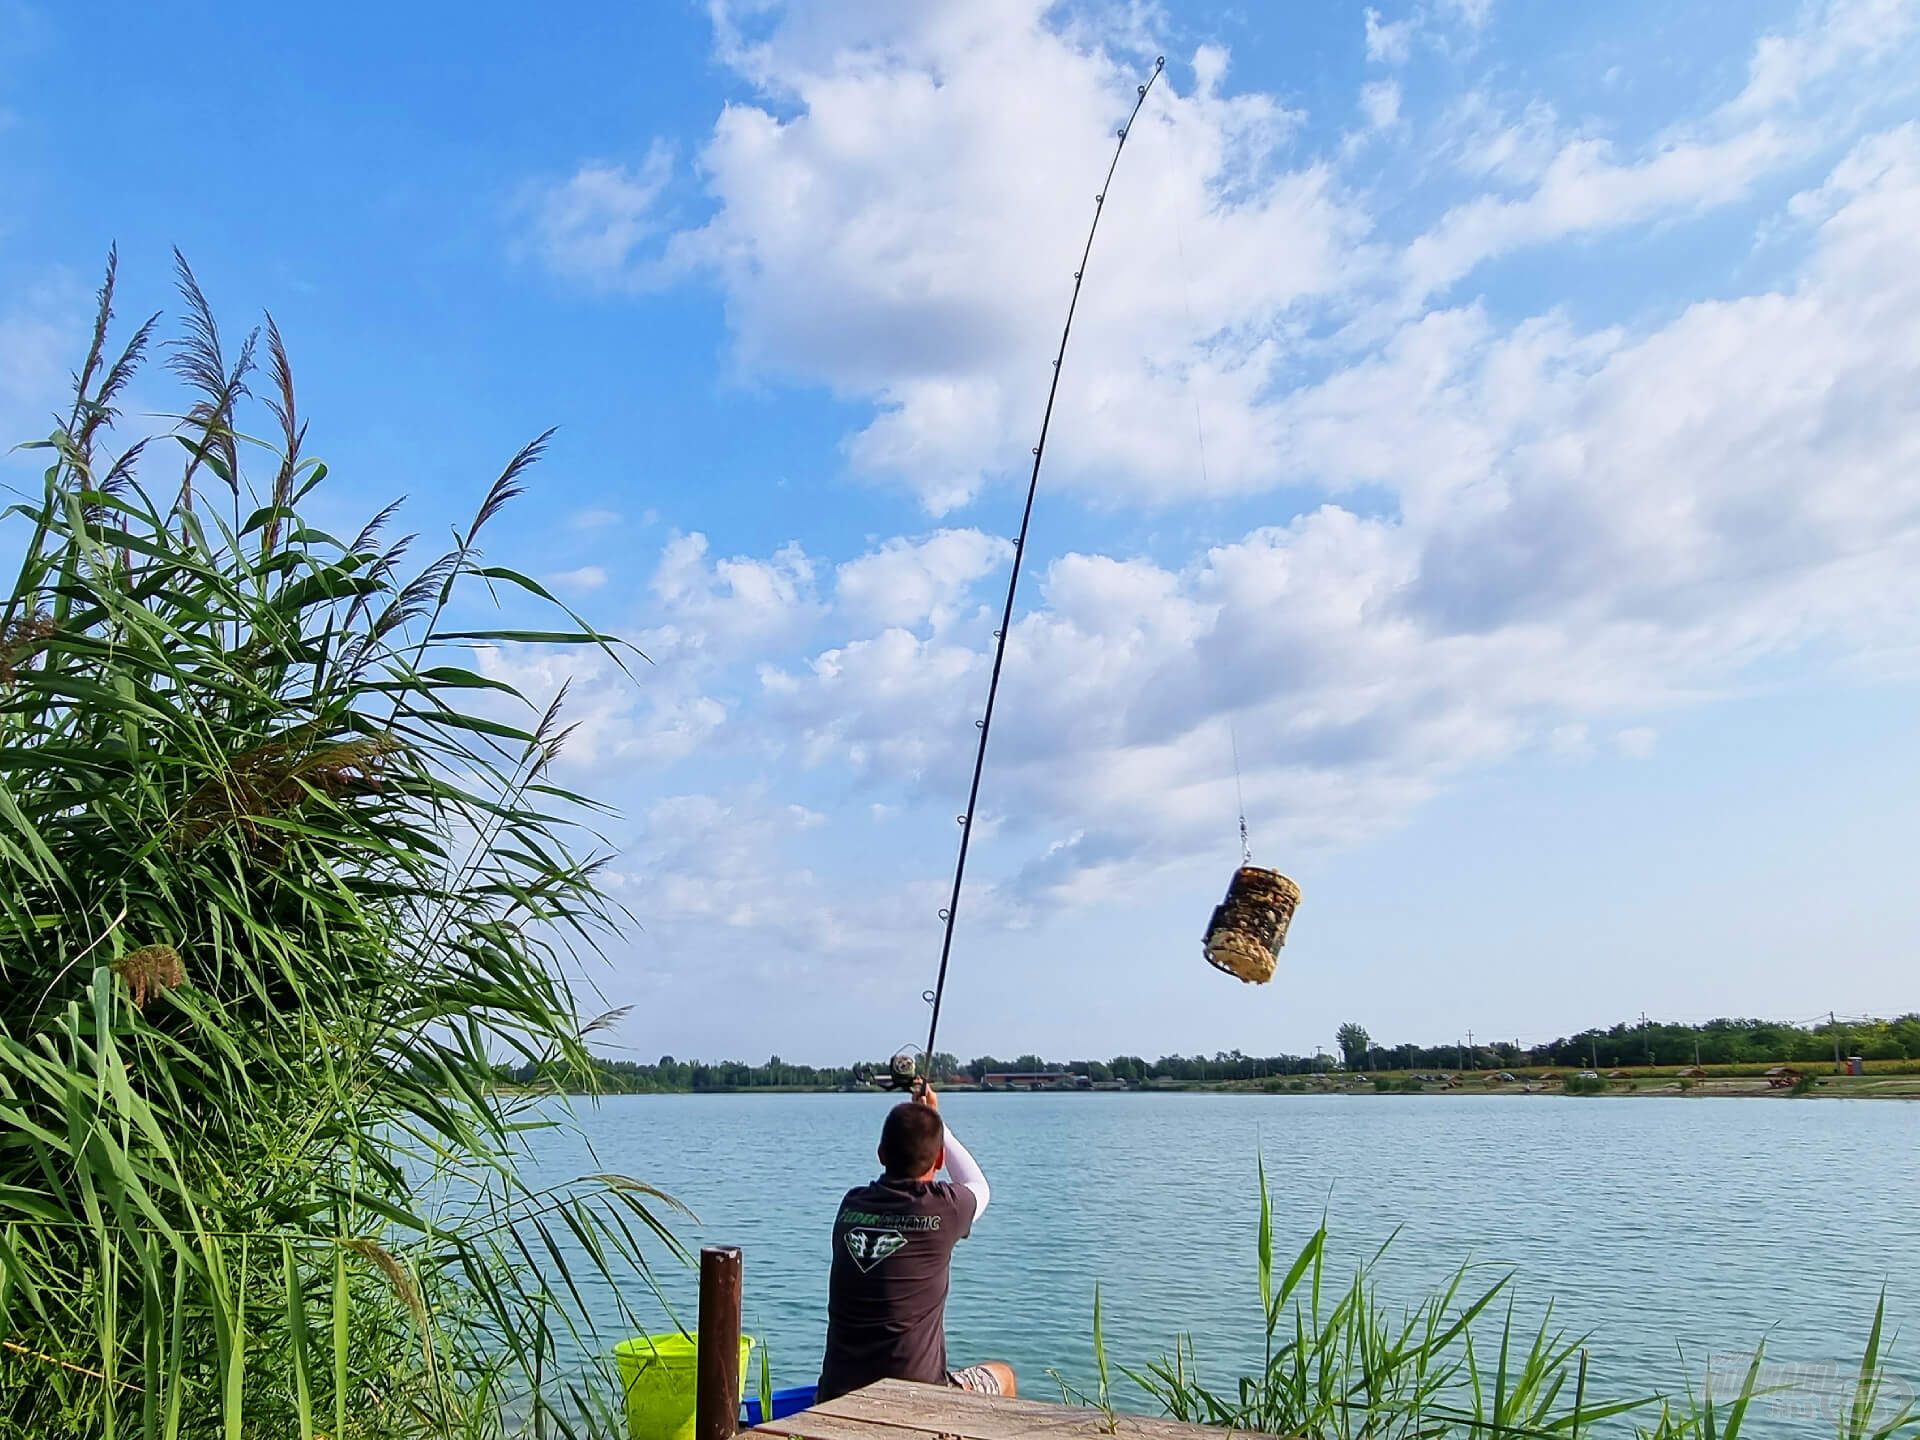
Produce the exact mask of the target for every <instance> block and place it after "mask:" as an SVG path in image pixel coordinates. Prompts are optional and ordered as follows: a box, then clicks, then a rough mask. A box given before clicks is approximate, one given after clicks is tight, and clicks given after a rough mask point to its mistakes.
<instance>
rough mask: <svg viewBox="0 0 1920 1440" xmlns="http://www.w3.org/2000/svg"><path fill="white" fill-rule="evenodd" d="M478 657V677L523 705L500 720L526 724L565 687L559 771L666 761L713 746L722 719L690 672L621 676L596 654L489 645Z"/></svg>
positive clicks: (720, 707)
mask: <svg viewBox="0 0 1920 1440" xmlns="http://www.w3.org/2000/svg"><path fill="white" fill-rule="evenodd" d="M476 658H477V660H478V662H479V666H480V670H481V673H482V674H484V675H487V676H489V677H491V678H493V679H496V680H504V681H506V682H507V683H508V684H510V685H512V686H513V687H514V688H515V689H517V690H518V691H519V692H520V693H521V694H522V695H523V696H525V697H526V699H527V701H528V707H529V708H528V709H526V710H518V709H516V710H515V711H514V712H513V713H511V714H509V715H507V716H506V717H505V718H507V719H508V720H509V721H510V722H512V723H516V724H520V725H528V724H531V723H532V722H533V720H534V719H535V718H537V717H538V716H539V715H540V714H541V713H543V712H544V711H545V710H546V708H547V706H548V705H550V704H551V703H552V702H553V699H554V697H555V696H557V695H559V694H560V692H561V689H562V687H565V690H566V699H565V701H564V702H563V704H562V707H561V711H560V723H561V724H562V726H563V727H565V728H567V729H568V730H569V732H570V733H569V734H568V736H567V740H566V744H565V746H564V747H563V748H562V750H561V752H560V757H559V760H558V764H559V766H560V767H561V768H563V769H571V770H574V771H576V772H577V771H583V770H593V769H596V768H600V767H605V766H606V765H607V764H608V763H609V762H613V761H619V762H623V763H625V764H628V765H632V766H635V767H646V766H658V765H667V764H671V763H672V762H674V761H676V760H683V759H685V758H686V757H687V756H689V755H692V754H694V753H695V752H696V751H698V750H700V749H702V748H704V747H707V746H709V745H711V744H712V743H713V741H714V739H715V737H716V735H717V733H718V732H719V730H720V728H721V727H722V726H723V725H725V724H726V721H727V709H726V706H725V705H724V704H722V703H721V702H720V701H719V700H716V699H714V698H712V697H711V696H708V695H703V694H700V693H698V692H697V691H695V690H692V689H690V688H689V686H688V678H689V677H686V676H671V675H670V676H664V677H663V676H660V675H659V674H658V673H657V672H655V671H651V670H646V669H644V668H643V669H642V670H641V671H640V672H638V673H637V674H635V675H627V674H623V673H622V672H621V671H620V669H619V667H617V666H616V665H614V664H613V663H612V662H611V661H610V660H608V659H607V658H606V656H604V655H602V654H600V653H599V652H597V651H592V650H585V649H568V650H554V649H525V648H523V649H520V650H516V651H512V652H503V651H499V650H490V649H489V650H480V651H478V652H476ZM607 778H608V777H606V776H605V774H604V770H603V771H602V779H603V781H604V780H605V779H607Z"/></svg>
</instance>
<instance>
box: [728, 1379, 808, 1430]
mask: <svg viewBox="0 0 1920 1440" xmlns="http://www.w3.org/2000/svg"><path fill="white" fill-rule="evenodd" d="M813 1392H814V1387H813V1386H811V1385H795V1386H792V1387H791V1388H789V1389H786V1390H776V1391H774V1392H773V1414H772V1415H762V1414H761V1413H760V1397H759V1396H758V1395H749V1396H748V1397H747V1398H746V1399H745V1400H744V1401H742V1402H741V1405H740V1418H741V1421H742V1423H744V1424H747V1425H758V1424H760V1423H761V1422H762V1421H765V1420H784V1419H786V1418H787V1416H789V1415H797V1414H799V1413H800V1412H801V1411H802V1410H805V1409H806V1408H807V1407H808V1406H810V1405H812V1404H813Z"/></svg>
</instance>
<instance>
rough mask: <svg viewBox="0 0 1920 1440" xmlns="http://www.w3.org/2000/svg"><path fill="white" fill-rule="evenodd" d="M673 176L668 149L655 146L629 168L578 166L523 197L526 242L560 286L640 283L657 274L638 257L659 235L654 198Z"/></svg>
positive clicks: (594, 164)
mask: <svg viewBox="0 0 1920 1440" xmlns="http://www.w3.org/2000/svg"><path fill="white" fill-rule="evenodd" d="M672 177H673V151H672V148H671V147H670V146H668V145H667V144H666V143H665V142H664V141H658V140H656V141H655V142H654V143H653V145H652V147H651V148H650V149H649V150H648V151H647V154H646V156H645V158H644V159H642V160H641V162H640V163H639V164H638V165H635V166H625V165H616V164H609V163H607V162H604V161H597V162H592V163H589V164H584V165H581V166H580V167H579V168H578V169H576V170H575V171H574V172H573V174H571V175H569V176H568V177H567V178H566V179H564V180H560V181H556V182H552V183H549V184H546V185H542V186H537V187H534V189H533V190H532V191H531V192H530V193H529V194H528V195H527V196H526V198H525V201H524V205H525V209H526V211H527V214H528V216H529V219H530V222H531V234H530V236H529V238H528V243H529V245H530V246H531V248H532V249H533V251H534V252H535V254H537V255H538V256H539V258H540V259H541V260H542V261H543V262H544V263H545V264H546V265H547V267H548V268H549V269H551V270H553V271H554V272H555V273H556V274H558V275H561V276H563V277H564V278H566V279H569V280H574V281H578V282H581V283H584V284H588V285H593V286H600V287H607V288H612V287H618V286H631V285H635V284H641V283H645V282H647V281H648V279H649V277H651V276H654V275H655V274H656V273H657V272H656V270H655V269H654V267H652V266H650V265H648V264H646V263H642V261H641V260H640V257H639V255H638V253H637V252H639V250H640V247H641V246H642V245H643V244H644V243H645V242H646V241H647V240H649V239H651V238H652V237H654V236H655V235H657V234H659V233H660V231H661V228H662V222H661V218H660V214H659V204H660V197H661V196H662V194H664V193H665V191H666V188H667V182H668V181H669V180H671V179H672Z"/></svg>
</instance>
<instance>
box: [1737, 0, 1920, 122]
mask: <svg viewBox="0 0 1920 1440" xmlns="http://www.w3.org/2000/svg"><path fill="white" fill-rule="evenodd" d="M1916 30H1920V4H1916V3H1915V0H1824V3H1817V4H1809V5H1808V6H1807V11H1806V15H1805V17H1804V19H1803V23H1802V25H1801V26H1800V28H1799V29H1798V30H1795V31H1791V32H1788V33H1786V34H1777V35H1764V36H1762V37H1761V39H1760V41H1759V43H1758V44H1756V45H1755V47H1754V51H1753V57H1752V59H1751V60H1750V61H1749V63H1748V66H1747V84H1746V87H1745V88H1744V89H1743V90H1742V91H1741V92H1740V94H1739V95H1738V96H1736V97H1735V98H1734V100H1733V101H1732V102H1731V103H1730V104H1729V105H1728V106H1727V112H1728V113H1729V114H1731V115H1757V114H1763V113H1765V112H1767V111H1770V110H1775V109H1779V108H1782V107H1785V106H1791V105H1795V104H1798V103H1799V102H1800V101H1801V100H1802V99H1803V97H1804V96H1805V94H1806V92H1807V90H1808V89H1809V88H1810V87H1812V86H1814V85H1816V84H1818V83H1819V82H1821V81H1823V80H1826V79H1829V78H1831V77H1834V76H1836V75H1850V78H1853V79H1857V78H1858V72H1859V67H1864V66H1867V65H1871V64H1872V63H1873V62H1875V61H1878V60H1881V59H1884V58H1886V57H1887V56H1889V55H1890V54H1893V53H1895V52H1897V51H1898V50H1900V49H1901V48H1902V47H1904V46H1905V45H1906V43H1907V42H1908V41H1910V40H1911V39H1912V38H1913V36H1914V34H1915V32H1916Z"/></svg>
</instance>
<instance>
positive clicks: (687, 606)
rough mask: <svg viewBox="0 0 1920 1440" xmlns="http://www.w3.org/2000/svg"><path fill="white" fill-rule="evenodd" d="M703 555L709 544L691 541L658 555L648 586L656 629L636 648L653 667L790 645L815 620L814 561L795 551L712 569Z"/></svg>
mask: <svg viewBox="0 0 1920 1440" xmlns="http://www.w3.org/2000/svg"><path fill="white" fill-rule="evenodd" d="M707 550H708V546H707V537H706V536H704V535H701V534H698V533H695V534H691V535H676V536H674V537H673V538H672V539H671V540H669V541H668V542H667V544H666V546H665V548H664V549H663V550H662V551H661V554H660V564H659V566H658V568H657V569H656V570H655V571H654V573H653V579H652V582H651V584H650V586H649V588H650V590H651V591H652V595H653V601H654V611H655V613H656V614H657V615H658V616H659V617H660V618H659V623H657V624H655V625H654V626H652V627H651V628H649V629H648V630H646V631H644V632H642V634H641V635H640V637H639V639H638V642H637V643H638V644H639V646H640V648H641V649H642V650H644V651H646V652H647V654H649V655H651V656H652V657H653V658H654V659H655V660H660V659H662V658H663V657H665V656H677V657H686V656H694V655H697V656H702V657H704V658H706V659H709V660H722V659H727V658H732V657H735V656H737V655H739V654H742V653H746V652H750V651H752V650H753V649H755V648H756V647H759V646H763V645H768V644H772V643H774V642H776V641H779V640H783V639H791V638H793V637H795V636H796V635H798V634H799V633H800V632H801V631H803V630H804V629H805V628H806V626H807V625H808V624H809V623H810V622H811V621H812V620H813V619H814V618H815V617H816V616H817V615H818V614H819V612H820V609H821V605H820V601H819V598H818V596H817V594H816V592H815V587H814V578H813V561H812V560H810V559H809V558H808V557H807V554H806V552H805V551H804V550H802V549H801V548H800V547H799V546H798V545H796V544H789V545H783V546H782V547H781V548H780V549H778V550H776V551H775V552H774V553H773V556H772V557H771V558H770V559H767V560H756V559H752V558H750V557H747V556H739V555H736V556H733V557H732V558H730V559H724V560H715V561H711V562H710V561H709V560H708V558H707Z"/></svg>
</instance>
